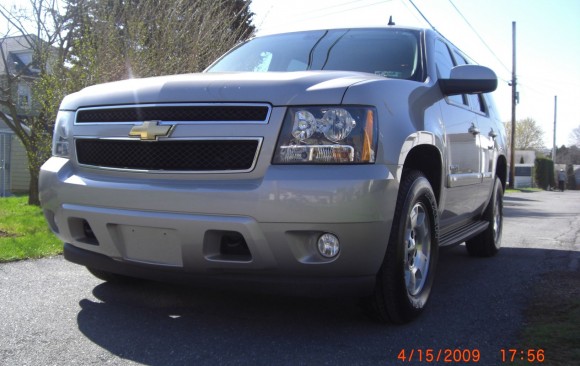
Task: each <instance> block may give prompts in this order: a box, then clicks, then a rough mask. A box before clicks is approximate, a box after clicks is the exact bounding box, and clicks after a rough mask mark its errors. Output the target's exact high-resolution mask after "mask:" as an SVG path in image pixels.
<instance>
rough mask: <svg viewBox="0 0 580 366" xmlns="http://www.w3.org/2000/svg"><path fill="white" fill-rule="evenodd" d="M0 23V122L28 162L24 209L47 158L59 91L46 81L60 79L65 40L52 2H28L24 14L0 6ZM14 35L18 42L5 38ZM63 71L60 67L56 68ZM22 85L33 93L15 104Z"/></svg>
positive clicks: (32, 198)
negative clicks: (25, 54)
mask: <svg viewBox="0 0 580 366" xmlns="http://www.w3.org/2000/svg"><path fill="white" fill-rule="evenodd" d="M0 17H3V18H4V19H5V20H6V21H7V22H8V24H9V29H8V30H7V31H6V33H5V34H3V35H2V38H0V42H2V47H0V49H1V52H0V57H1V61H2V65H3V70H1V72H0V74H1V81H0V85H1V88H0V119H2V121H3V122H4V123H5V124H6V125H7V126H8V127H9V128H10V129H11V130H12V131H14V133H15V134H16V136H17V137H18V138H19V139H20V141H21V142H22V144H23V145H24V148H25V149H26V154H27V158H28V170H29V172H30V189H29V203H30V204H38V203H39V200H38V173H39V170H40V166H41V165H42V164H43V163H44V162H45V161H46V160H47V159H48V157H49V156H50V146H51V137H52V130H53V127H54V119H55V115H56V111H57V107H56V106H57V105H58V104H56V103H57V102H56V101H57V100H60V99H61V98H62V96H63V95H64V94H65V90H64V88H58V89H53V88H50V89H47V88H46V87H47V86H49V84H50V78H53V76H51V75H58V74H60V70H59V65H63V62H62V60H64V59H65V58H66V53H67V51H68V49H69V40H68V39H67V38H66V32H64V31H63V26H64V21H65V18H64V17H63V16H61V14H60V12H59V9H58V1H57V0H30V8H29V9H28V11H27V12H24V11H16V9H8V8H6V7H5V6H4V5H0ZM11 32H13V33H14V32H15V33H16V34H19V36H17V37H9V36H8V34H10V33H11ZM8 42H18V43H19V46H20V48H21V49H24V50H29V51H30V52H31V54H32V57H31V59H30V60H27V61H26V62H23V61H22V60H20V59H18V57H17V56H15V54H11V53H10V51H9V47H7V44H8ZM61 68H62V66H61ZM23 85H26V86H27V87H30V88H31V89H32V98H31V99H32V100H31V101H30V103H28V104H27V105H24V106H23V105H22V103H19V100H18V98H19V96H18V94H17V92H16V91H17V90H18V88H19V87H22V86H23Z"/></svg>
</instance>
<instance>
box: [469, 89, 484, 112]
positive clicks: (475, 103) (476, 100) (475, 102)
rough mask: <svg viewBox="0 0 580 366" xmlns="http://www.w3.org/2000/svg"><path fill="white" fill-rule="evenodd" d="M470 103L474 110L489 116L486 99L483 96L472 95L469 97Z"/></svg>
mask: <svg viewBox="0 0 580 366" xmlns="http://www.w3.org/2000/svg"><path fill="white" fill-rule="evenodd" d="M469 103H470V104H471V106H472V107H473V110H474V111H476V112H479V113H483V114H487V107H486V104H485V99H484V98H483V95H481V94H471V95H469Z"/></svg>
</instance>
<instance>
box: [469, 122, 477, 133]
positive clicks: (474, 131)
mask: <svg viewBox="0 0 580 366" xmlns="http://www.w3.org/2000/svg"><path fill="white" fill-rule="evenodd" d="M468 131H469V133H470V134H472V135H473V136H475V135H479V128H477V127H475V123H472V124H471V127H469V130H468Z"/></svg>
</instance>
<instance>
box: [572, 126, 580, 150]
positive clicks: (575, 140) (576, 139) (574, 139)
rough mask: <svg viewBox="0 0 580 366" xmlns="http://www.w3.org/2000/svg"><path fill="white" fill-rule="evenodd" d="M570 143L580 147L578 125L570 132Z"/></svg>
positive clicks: (579, 128) (579, 129)
mask: <svg viewBox="0 0 580 366" xmlns="http://www.w3.org/2000/svg"><path fill="white" fill-rule="evenodd" d="M570 145H574V146H576V147H578V148H580V126H578V127H576V128H575V129H573V130H572V132H570Z"/></svg>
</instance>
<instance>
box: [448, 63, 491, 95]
mask: <svg viewBox="0 0 580 366" xmlns="http://www.w3.org/2000/svg"><path fill="white" fill-rule="evenodd" d="M439 87H440V88H441V91H442V92H443V94H444V95H457V94H481V93H489V92H492V91H494V90H495V89H496V88H497V76H496V75H495V72H493V71H492V70H491V69H490V68H487V67H485V66H479V65H460V66H455V67H454V68H452V69H451V74H450V75H449V79H439Z"/></svg>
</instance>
